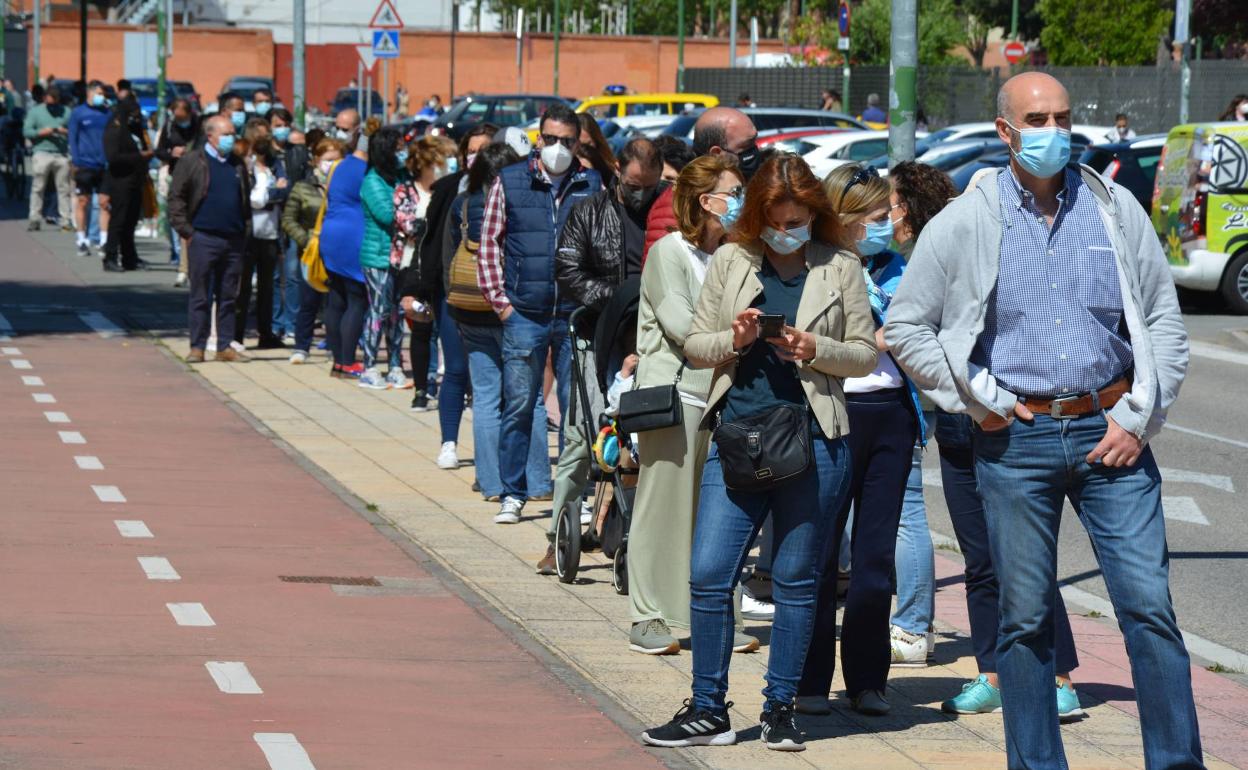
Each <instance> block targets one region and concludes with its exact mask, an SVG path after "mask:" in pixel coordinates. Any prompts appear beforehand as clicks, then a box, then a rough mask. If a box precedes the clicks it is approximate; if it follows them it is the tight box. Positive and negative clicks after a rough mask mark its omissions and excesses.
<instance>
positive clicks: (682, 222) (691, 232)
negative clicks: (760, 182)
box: [672, 153, 745, 244]
mask: <svg viewBox="0 0 1248 770" xmlns="http://www.w3.org/2000/svg"><path fill="white" fill-rule="evenodd" d="M725 171H727V172H728V173H730V174H733V175H734V176H736V177H737V179H738V181H740V182H741V184H742V185H744V184H745V178H744V177H743V176H742V175H741V169H739V168H737V161H736V158H734V157H733V156H731V155H729V154H727V153H723V154H720V155H703V156H701V157H699V158H694V159H693V160H691V161H690V162H689V165H687V166H685V167H684V169H683V170H682V171H681V172H680V176H679V177H677V178H676V189H675V190H673V191H672V209H673V210H674V211H675V212H676V224H677V227H678V228H679V229H680V234H681V235H683V236H685V240H687V241H689V242H690V243H693V244H697V243H699V242H700V241H701V240H702V235H703V234H704V233H705V232H706V223H707V220H708V219H710V217H711V216H712V214H711V213H710V212H708V211H707V210H706V209H704V208H702V204H701V203H700V202H699V200H698V199H699V198H701V197H702V196H703V195H705V194H707V193H709V192H714V190H715V187H716V186H717V185H718V184H719V177H720V176H721V175H723V173H724V172H725Z"/></svg>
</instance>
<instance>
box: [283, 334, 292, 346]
mask: <svg viewBox="0 0 1248 770" xmlns="http://www.w3.org/2000/svg"><path fill="white" fill-rule="evenodd" d="M282 344H283V345H286V346H287V347H289V346H291V345H294V344H295V335H294V334H293V333H291V332H286V333H285V334H283V335H282Z"/></svg>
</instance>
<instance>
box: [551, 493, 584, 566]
mask: <svg viewBox="0 0 1248 770" xmlns="http://www.w3.org/2000/svg"><path fill="white" fill-rule="evenodd" d="M580 568H581V515H580V502H579V501H576V500H573V501H572V502H570V503H565V504H564V506H563V508H562V509H560V511H559V519H558V520H557V521H556V522H555V572H556V574H558V575H559V582H561V583H571V582H572V581H574V580H576V572H577V570H579V569H580Z"/></svg>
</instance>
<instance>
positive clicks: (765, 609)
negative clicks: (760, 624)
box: [741, 591, 776, 620]
mask: <svg viewBox="0 0 1248 770" xmlns="http://www.w3.org/2000/svg"><path fill="white" fill-rule="evenodd" d="M741 617H743V618H745V619H746V620H772V619H774V618H775V617H776V605H774V604H772V603H771V602H764V601H761V600H759V599H755V598H754V597H753V596H751V595H750V592H749V591H742V592H741Z"/></svg>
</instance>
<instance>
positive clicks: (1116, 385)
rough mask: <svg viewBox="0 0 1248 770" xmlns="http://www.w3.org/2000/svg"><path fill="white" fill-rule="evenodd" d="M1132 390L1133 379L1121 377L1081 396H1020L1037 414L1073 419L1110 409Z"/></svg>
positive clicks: (1060, 418)
mask: <svg viewBox="0 0 1248 770" xmlns="http://www.w3.org/2000/svg"><path fill="white" fill-rule="evenodd" d="M1130 390H1131V380H1130V379H1129V378H1127V377H1120V378H1118V379H1117V380H1114V381H1113V382H1111V383H1110V384H1108V385H1106V386H1105V387H1103V388H1101V389H1100V390H1098V391H1096V392H1095V393H1084V394H1083V395H1081V396H1060V397H1058V398H1027V397H1024V398H1020V399H1019V400H1020V401H1022V402H1023V403H1024V404H1026V405H1027V408H1028V409H1030V410H1031V411H1032V412H1033V413H1035V414H1047V415H1049V416H1050V417H1052V418H1053V419H1055V420H1071V419H1074V418H1076V417H1085V416H1087V415H1089V414H1093V413H1095V412H1099V411H1101V410H1102V409H1110V408H1112V407H1113V405H1114V404H1116V403H1118V399H1120V398H1122V397H1123V395H1125V394H1126V393H1127V392H1128V391H1130Z"/></svg>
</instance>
